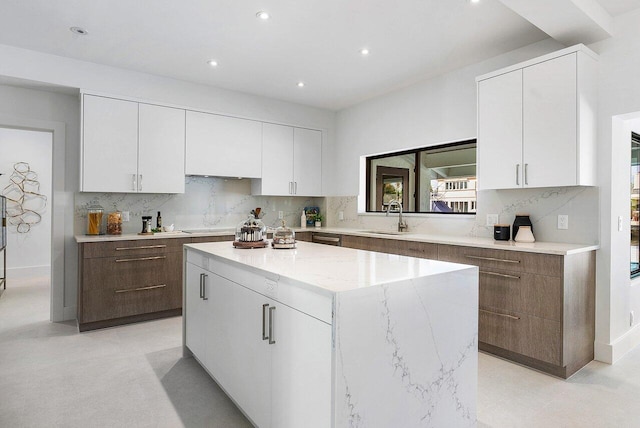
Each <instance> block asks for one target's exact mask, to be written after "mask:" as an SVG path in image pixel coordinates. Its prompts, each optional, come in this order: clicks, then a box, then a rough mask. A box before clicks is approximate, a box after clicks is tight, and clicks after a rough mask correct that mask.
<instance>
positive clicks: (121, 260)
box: [116, 256, 167, 263]
mask: <svg viewBox="0 0 640 428" xmlns="http://www.w3.org/2000/svg"><path fill="white" fill-rule="evenodd" d="M166 258H167V256H155V257H138V258H136V259H116V263H124V262H143V261H148V260H162V259H166Z"/></svg>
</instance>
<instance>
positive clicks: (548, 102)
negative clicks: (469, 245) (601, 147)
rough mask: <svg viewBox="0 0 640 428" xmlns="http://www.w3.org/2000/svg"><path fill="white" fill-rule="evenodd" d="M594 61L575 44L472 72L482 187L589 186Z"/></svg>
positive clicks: (592, 179)
mask: <svg viewBox="0 0 640 428" xmlns="http://www.w3.org/2000/svg"><path fill="white" fill-rule="evenodd" d="M596 67H597V61H596V55H595V54H594V53H593V52H591V51H589V50H588V49H587V48H585V47H584V46H582V45H578V46H576V47H572V48H567V49H564V50H562V51H559V52H556V53H553V54H549V55H546V56H544V57H541V58H537V59H533V60H530V61H527V62H526V63H522V64H519V65H515V66H513V67H509V68H508V69H504V70H500V71H497V72H494V73H491V74H489V75H485V76H481V77H479V78H478V79H477V81H478V149H477V150H478V186H479V188H480V189H483V190H484V189H514V188H526V187H554V186H577V185H585V186H590V185H595V124H596V120H595V114H596V110H597V106H596V73H597V70H596Z"/></svg>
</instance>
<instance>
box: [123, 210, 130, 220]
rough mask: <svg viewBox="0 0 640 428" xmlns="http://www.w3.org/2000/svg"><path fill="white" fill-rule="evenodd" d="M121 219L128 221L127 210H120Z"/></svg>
mask: <svg viewBox="0 0 640 428" xmlns="http://www.w3.org/2000/svg"><path fill="white" fill-rule="evenodd" d="M122 221H130V219H129V211H122Z"/></svg>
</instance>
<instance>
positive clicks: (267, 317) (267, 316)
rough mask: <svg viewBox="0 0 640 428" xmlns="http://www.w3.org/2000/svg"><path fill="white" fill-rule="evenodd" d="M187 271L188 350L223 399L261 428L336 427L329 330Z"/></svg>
mask: <svg viewBox="0 0 640 428" xmlns="http://www.w3.org/2000/svg"><path fill="white" fill-rule="evenodd" d="M186 266H187V267H186V290H185V296H186V309H185V317H186V321H185V344H186V346H187V347H188V348H189V349H190V350H191V352H192V353H193V354H194V355H195V356H196V357H197V358H198V360H199V361H200V363H201V364H202V365H203V366H204V367H205V368H206V369H207V371H208V372H209V373H210V374H211V375H212V376H213V377H214V379H215V380H216V381H217V382H218V384H219V385H220V386H221V387H222V388H223V389H224V390H225V392H226V393H227V394H228V395H229V396H230V397H231V398H232V399H233V400H234V401H235V402H236V403H237V404H238V406H239V407H240V408H241V409H242V410H243V412H244V413H245V414H246V415H247V416H248V417H249V418H250V419H251V421H252V422H253V423H254V424H255V425H257V426H258V427H260V428H266V427H274V428H276V427H277V428H288V427H291V428H294V427H301V426H304V427H309V428H313V427H318V428H321V427H322V428H324V427H330V426H331V359H332V357H331V353H332V345H331V325H330V324H328V323H326V322H323V321H320V320H318V319H317V318H314V317H312V316H310V315H308V314H306V313H304V312H301V311H299V310H297V309H295V308H292V307H290V306H287V305H285V304H283V303H280V302H278V301H276V300H274V299H273V298H270V297H267V296H265V295H263V294H260V293H258V292H256V291H253V290H252V289H250V288H247V287H245V286H243V285H241V284H239V283H236V282H234V281H231V280H229V279H227V278H223V277H221V276H219V275H217V274H215V273H212V272H210V271H207V270H205V269H203V268H201V267H198V266H196V265H194V264H191V263H186ZM200 275H203V279H202V281H203V285H201V282H200V281H201V279H200V278H201V277H200ZM202 290H204V291H202ZM203 295H204V298H203Z"/></svg>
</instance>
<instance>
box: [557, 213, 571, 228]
mask: <svg viewBox="0 0 640 428" xmlns="http://www.w3.org/2000/svg"><path fill="white" fill-rule="evenodd" d="M558 229H563V230H566V229H569V216H568V215H566V214H560V215H559V216H558Z"/></svg>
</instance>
